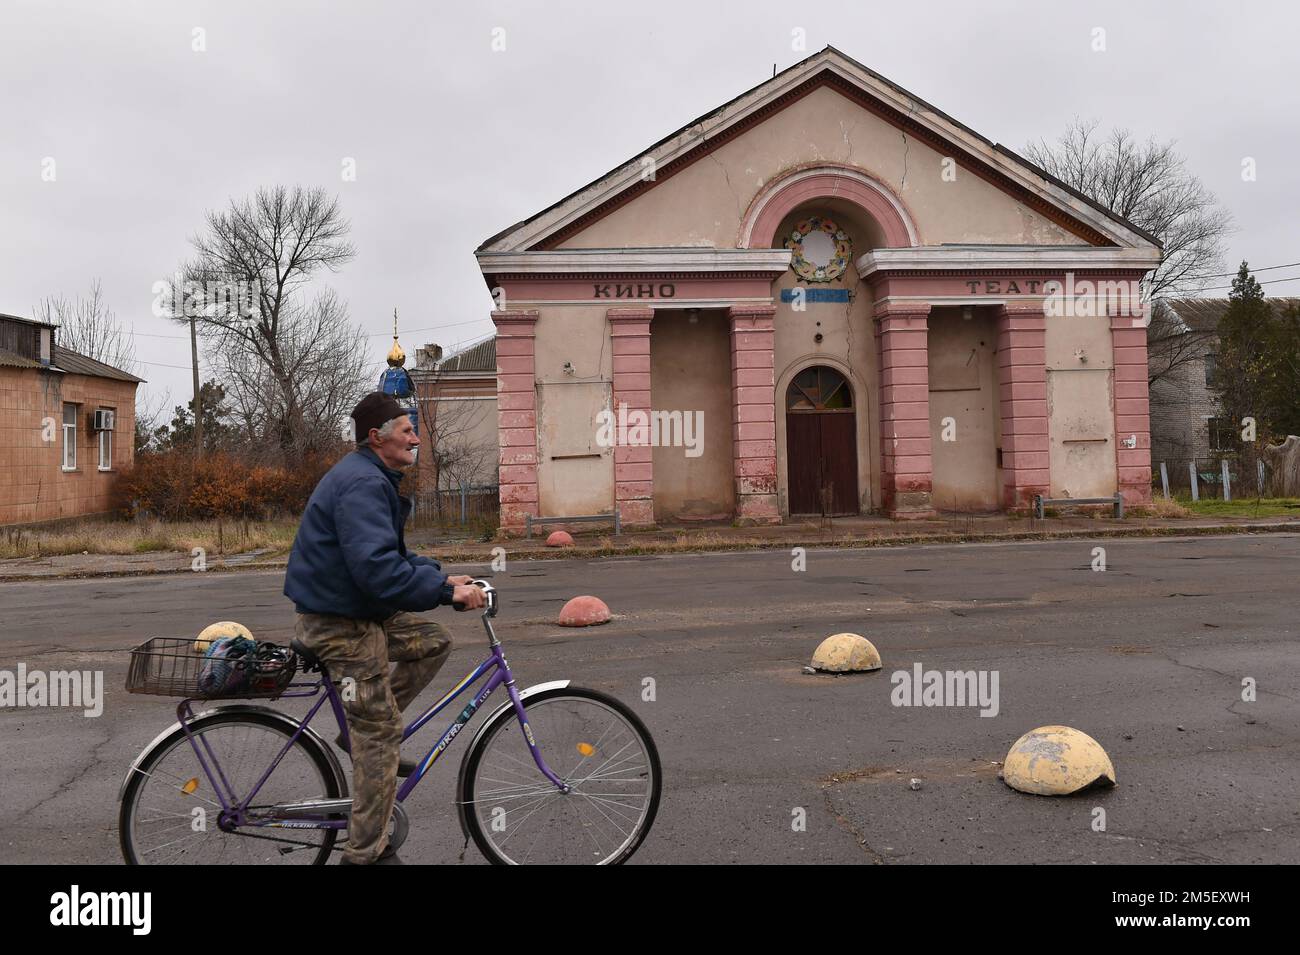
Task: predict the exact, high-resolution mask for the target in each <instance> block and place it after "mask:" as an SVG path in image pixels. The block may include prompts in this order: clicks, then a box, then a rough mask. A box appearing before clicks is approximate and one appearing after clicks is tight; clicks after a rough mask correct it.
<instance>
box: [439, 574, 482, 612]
mask: <svg viewBox="0 0 1300 955" xmlns="http://www.w3.org/2000/svg"><path fill="white" fill-rule="evenodd" d="M447 579H448V580H450V581H453V582H454V581H456V580H457V579H460V580H469V578H468V577H462V578H456V577H448V578H447ZM451 599H452V602H453V603H458V604H460V605H461V606H463V607H464V608H465V609H466V610H477V609H478V608H479V607H482V606H483V605H484V604H486V603H487V598H486V597H485V596H484V595H483V590H482V588H479V587H475V586H474V585H473V584H455V590H454V591H453V593H452V597H451Z"/></svg>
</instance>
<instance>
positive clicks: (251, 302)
mask: <svg viewBox="0 0 1300 955" xmlns="http://www.w3.org/2000/svg"><path fill="white" fill-rule="evenodd" d="M348 229H349V226H348V222H347V220H346V219H344V218H343V214H342V211H341V210H340V208H339V204H338V200H337V199H336V198H333V197H331V196H329V195H328V194H327V193H326V192H325V191H324V190H322V189H303V188H302V187H294V188H293V189H292V190H290V189H287V188H286V187H284V186H276V187H274V188H269V189H259V190H257V192H256V193H255V194H254V195H253V196H252V197H250V198H247V199H243V200H239V201H232V202H231V204H230V207H229V208H228V209H226V210H225V211H222V212H209V213H208V215H207V224H206V229H205V230H204V231H203V232H201V233H200V234H198V235H196V236H195V237H194V238H193V239H192V240H191V244H192V245H193V246H194V250H195V257H194V259H193V260H192V261H190V262H189V263H187V264H186V266H185V267H184V268H183V270H182V274H183V276H184V279H185V286H184V294H185V312H186V314H184V315H176V314H173V317H174V318H176V319H178V320H185V321H188V318H189V315H191V314H196V313H197V321H198V325H199V328H200V330H201V332H202V333H203V335H204V338H205V340H206V341H208V342H210V343H211V344H212V345H214V346H215V352H216V354H215V358H214V361H215V362H216V363H217V364H218V365H221V366H224V367H223V370H224V371H227V372H232V373H234V377H232V378H231V380H230V383H231V389H230V390H231V395H232V399H233V402H232V403H233V404H234V406H235V409H236V411H237V413H239V414H240V416H241V421H242V423H243V424H244V425H245V427H253V428H255V430H256V433H257V434H258V435H259V436H260V437H263V438H267V439H270V440H272V441H274V442H275V444H276V445H278V446H279V448H280V449H281V450H282V452H284V453H286V454H288V453H293V452H301V451H310V450H312V449H313V446H314V444H315V442H316V440H317V438H318V436H319V435H320V434H321V433H323V432H322V429H324V430H325V431H328V432H329V433H330V434H337V432H338V425H339V423H340V422H339V421H338V420H327V421H326V420H321V416H322V415H337V414H338V413H339V409H340V408H341V407H343V406H344V405H346V402H347V398H348V397H349V396H351V395H354V394H357V393H358V392H357V389H358V388H359V387H360V379H359V377H358V376H357V371H358V369H359V365H360V360H359V358H358V352H357V351H356V350H357V349H358V348H359V342H360V338H359V336H360V334H361V333H360V332H359V330H356V329H354V328H353V327H352V326H351V325H350V324H349V321H348V315H347V308H346V306H345V305H344V304H343V303H342V302H341V301H340V300H339V299H338V298H337V296H335V295H334V293H333V292H330V291H328V290H326V291H317V293H316V294H315V296H314V297H312V298H310V299H309V298H308V295H309V293H310V291H311V289H310V285H311V283H312V281H313V280H314V279H315V278H316V276H317V274H318V273H319V272H321V271H322V270H325V271H329V272H334V271H337V270H338V269H339V268H340V267H341V266H342V265H343V264H345V263H346V262H348V261H350V260H351V259H352V257H353V256H354V255H355V251H354V249H353V247H352V246H351V244H349V243H348V241H347V238H346V237H347V233H348ZM341 348H343V349H349V352H348V353H340V351H339V349H341ZM348 407H350V405H349V406H348ZM344 413H346V411H344Z"/></svg>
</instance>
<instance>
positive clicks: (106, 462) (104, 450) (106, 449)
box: [99, 431, 113, 471]
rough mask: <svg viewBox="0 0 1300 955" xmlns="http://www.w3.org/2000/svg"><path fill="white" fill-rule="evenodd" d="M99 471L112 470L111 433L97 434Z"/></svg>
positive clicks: (102, 432)
mask: <svg viewBox="0 0 1300 955" xmlns="http://www.w3.org/2000/svg"><path fill="white" fill-rule="evenodd" d="M99 469H100V470H101V471H111V470H112V469H113V432H112V431H101V432H99Z"/></svg>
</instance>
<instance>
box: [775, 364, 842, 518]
mask: <svg viewBox="0 0 1300 955" xmlns="http://www.w3.org/2000/svg"><path fill="white" fill-rule="evenodd" d="M785 449H786V464H787V472H788V479H789V480H788V483H787V486H788V488H789V494H790V513H791V514H792V515H794V514H836V515H842V514H857V513H858V444H857V411H856V409H855V408H854V406H853V391H852V389H851V388H850V387H849V383H848V381H847V380H845V378H844V376H843V375H841V374H840V373H839V372H837V371H835V370H834V369H832V368H827V367H824V366H820V365H818V366H814V367H812V368H805V369H804V370H803V371H801V372H800V373H799V374H798V375H796V376H795V378H794V380H793V381H792V382H790V387H789V388H788V389H787V390H786V403H785Z"/></svg>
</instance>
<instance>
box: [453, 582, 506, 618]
mask: <svg viewBox="0 0 1300 955" xmlns="http://www.w3.org/2000/svg"><path fill="white" fill-rule="evenodd" d="M470 584H472V585H473V586H475V587H478V588H480V589H482V591H483V597H484V599H485V600H486V601H487V603H486V604H485V606H484V608H483V616H485V617H495V616H496V615H497V589H496V588H495V587H493V586H492V584H491V583H489V582H488V581H486V580H471V581H470ZM451 605H452V607H453V608H455V609H456V611H457V612H464V611H465V610H468V609H469V608H468V607H466V606H465V604H463V603H462V602H460V601H459V600H453V601H452V604H451Z"/></svg>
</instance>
